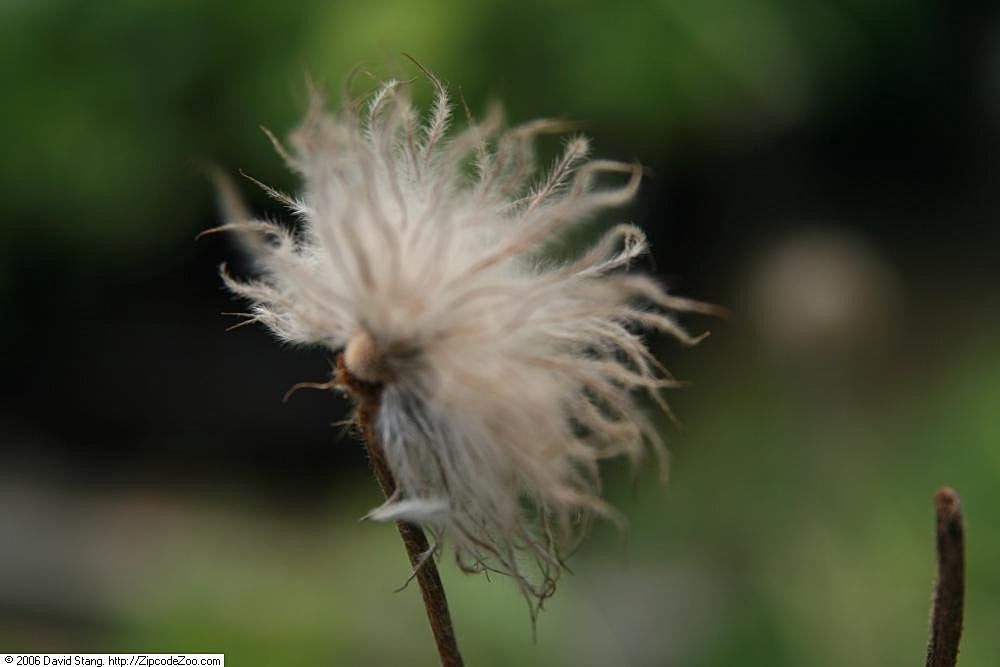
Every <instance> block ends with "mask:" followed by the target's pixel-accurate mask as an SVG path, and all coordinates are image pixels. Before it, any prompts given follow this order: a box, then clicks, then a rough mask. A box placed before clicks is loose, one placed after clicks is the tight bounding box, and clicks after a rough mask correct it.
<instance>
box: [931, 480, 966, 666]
mask: <svg viewBox="0 0 1000 667" xmlns="http://www.w3.org/2000/svg"><path fill="white" fill-rule="evenodd" d="M934 505H935V507H936V510H937V553H938V578H937V586H936V588H935V591H934V611H933V613H932V616H931V638H930V642H929V643H928V645H927V667H954V665H955V663H956V662H957V661H958V643H959V641H960V640H961V639H962V616H963V607H964V603H965V534H964V532H965V529H964V527H963V525H962V507H961V503H960V501H959V498H958V494H957V493H955V490H954V489H952V488H950V487H947V486H946V487H944V488H942V489H941V490H939V491H938V492H937V493H936V494H935V495H934Z"/></svg>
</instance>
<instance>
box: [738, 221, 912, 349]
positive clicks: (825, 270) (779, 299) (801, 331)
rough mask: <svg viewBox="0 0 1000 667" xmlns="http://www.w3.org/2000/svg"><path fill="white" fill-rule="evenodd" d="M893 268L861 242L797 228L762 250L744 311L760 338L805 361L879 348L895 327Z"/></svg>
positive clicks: (842, 235) (844, 235) (896, 290)
mask: <svg viewBox="0 0 1000 667" xmlns="http://www.w3.org/2000/svg"><path fill="white" fill-rule="evenodd" d="M900 305H901V300H900V293H899V288H898V285H897V280H896V277H895V275H894V273H893V271H892V270H891V269H890V268H889V266H888V265H887V264H886V263H885V261H884V260H883V259H882V258H881V257H879V256H878V255H877V254H876V253H875V251H874V250H873V249H872V248H870V247H869V246H868V245H867V244H866V243H865V242H864V241H863V240H862V239H860V238H858V237H855V236H852V235H850V234H848V233H846V232H843V231H828V230H823V229H809V230H800V231H797V232H795V233H794V234H793V235H791V236H789V237H787V238H786V239H784V240H783V241H780V242H779V243H777V244H776V245H774V246H773V247H771V248H770V249H769V250H767V251H766V252H765V253H764V254H763V255H762V256H761V257H760V259H759V260H758V261H757V263H756V266H755V267H754V268H753V269H752V271H751V274H750V278H749V281H748V294H747V306H748V308H747V311H748V312H747V316H748V319H749V321H750V323H751V325H752V326H753V328H754V330H755V331H756V333H757V334H758V335H759V336H760V338H761V339H762V340H763V342H764V343H765V344H766V345H767V346H768V347H770V348H772V349H773V351H775V352H776V353H777V354H779V355H780V356H782V357H787V358H788V359H789V360H791V361H807V362H808V364H809V365H810V366H812V365H816V364H819V365H823V364H827V363H836V364H843V363H845V362H846V363H850V362H856V361H858V360H861V359H865V358H867V357H868V356H869V355H870V354H871V353H875V352H879V351H881V350H884V349H885V346H886V345H888V344H889V343H890V342H891V341H892V340H893V338H894V336H895V333H896V332H897V330H898V322H899V317H900Z"/></svg>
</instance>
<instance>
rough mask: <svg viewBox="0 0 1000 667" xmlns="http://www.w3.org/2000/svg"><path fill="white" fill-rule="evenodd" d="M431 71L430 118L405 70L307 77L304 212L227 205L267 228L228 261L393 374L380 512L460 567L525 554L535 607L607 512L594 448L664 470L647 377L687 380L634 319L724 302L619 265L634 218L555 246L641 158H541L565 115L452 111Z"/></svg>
mask: <svg viewBox="0 0 1000 667" xmlns="http://www.w3.org/2000/svg"><path fill="white" fill-rule="evenodd" d="M432 82H433V84H434V87H435V90H436V95H435V99H434V102H433V104H432V106H431V109H430V111H429V113H428V114H427V115H426V118H425V119H422V116H421V113H420V112H419V111H418V110H417V109H415V108H414V107H413V105H412V104H411V102H410V101H409V98H408V97H407V95H406V93H405V86H404V85H403V84H402V83H401V82H399V81H395V80H393V81H388V82H386V83H384V84H382V85H381V86H380V87H379V88H378V89H377V90H376V91H375V92H374V93H372V94H371V95H370V96H369V97H368V98H367V102H366V103H365V104H363V105H356V104H351V103H348V104H346V105H345V106H344V107H343V108H342V109H340V110H339V111H337V112H334V113H331V112H328V111H326V110H325V109H324V107H323V104H322V102H321V100H320V98H319V96H318V95H317V96H315V97H314V99H313V103H312V107H311V109H310V111H309V113H308V115H307V117H306V119H305V121H304V122H303V124H302V125H301V127H299V129H298V130H297V131H296V132H295V133H294V134H293V135H292V137H291V141H290V150H288V151H285V149H284V148H280V151H281V152H282V154H283V156H284V157H285V158H286V160H287V162H288V163H289V164H290V165H291V166H292V167H293V168H294V169H296V170H297V171H298V172H299V173H300V174H301V176H302V178H303V181H304V187H303V190H302V192H301V193H300V194H299V195H298V196H297V197H290V196H288V195H284V194H281V193H276V192H273V191H271V192H272V194H274V195H275V196H276V197H278V198H279V199H280V200H281V201H283V202H285V203H286V204H287V205H288V206H289V207H290V208H291V209H292V212H293V213H294V215H295V217H296V218H297V219H298V223H299V224H298V225H297V226H296V227H294V228H286V227H283V226H281V225H279V224H277V223H272V222H261V221H246V222H239V221H232V222H231V223H230V224H228V225H226V228H230V229H237V230H241V231H242V232H243V234H244V236H247V237H250V238H252V239H254V240H253V241H251V242H248V243H247V245H248V247H250V248H251V249H252V251H253V253H254V254H255V255H256V258H257V260H258V265H259V267H260V272H259V276H258V278H257V279H255V280H253V281H246V282H242V281H238V280H235V279H233V278H232V277H230V276H229V275H228V274H227V273H225V272H224V273H223V277H224V279H225V282H226V285H227V286H228V287H229V288H230V289H231V290H232V291H233V292H235V293H236V294H239V295H241V296H243V297H245V298H247V299H248V300H249V301H251V302H252V304H253V305H252V317H253V319H254V320H256V321H258V322H260V323H262V324H264V325H265V326H267V327H268V328H269V329H270V330H271V331H273V332H274V333H275V334H276V335H277V336H278V337H280V338H281V339H283V340H285V341H289V342H293V343H305V344H319V345H323V346H326V347H327V348H329V349H331V350H334V351H342V350H343V351H344V363H345V365H346V367H347V369H348V370H349V371H350V372H351V373H352V374H353V375H355V376H356V377H357V378H358V379H360V380H364V381H367V382H372V383H379V384H381V385H382V393H381V407H380V409H379V412H378V416H377V430H378V437H379V438H380V441H381V443H382V447H383V448H384V453H385V458H386V461H387V463H388V465H389V467H390V468H391V472H392V475H393V477H394V478H395V480H396V482H397V492H396V493H395V494H394V496H393V497H392V498H390V499H389V500H388V501H387V502H386V504H385V505H384V506H382V507H379V508H376V509H374V510H373V511H372V512H371V514H370V515H369V516H370V517H371V518H374V519H377V520H385V521H397V520H404V521H412V522H415V523H419V524H421V525H423V526H424V527H425V528H427V529H428V530H429V531H430V532H431V533H432V535H433V536H434V538H435V539H436V543H437V544H436V546H437V548H438V549H440V548H441V545H450V546H451V547H453V549H454V553H455V556H456V558H457V561H458V563H459V565H460V566H461V567H462V568H463V569H466V570H469V571H499V572H503V573H505V574H508V575H510V576H512V577H513V578H514V579H515V581H516V582H517V583H518V585H519V586H520V587H521V589H522V591H523V592H524V593H525V595H526V596H527V597H528V599H529V601H531V602H532V608H533V609H534V608H536V606H537V604H536V603H540V602H541V600H543V599H544V598H546V597H547V596H549V595H551V593H552V592H553V590H554V587H555V582H556V580H557V578H558V577H559V574H560V571H561V569H562V564H561V558H562V557H563V555H564V554H565V553H566V550H567V549H569V548H570V547H572V545H573V544H574V543H575V541H576V540H577V539H578V538H579V537H580V536H581V534H582V532H583V531H584V529H585V527H586V525H587V520H588V517H589V516H591V515H592V514H593V513H595V512H596V513H599V514H603V515H606V516H612V517H613V516H615V513H614V512H613V510H611V508H609V507H608V506H607V505H606V503H605V502H604V501H602V500H601V498H600V495H599V491H600V478H599V470H598V462H599V461H600V460H601V459H605V458H609V457H616V456H625V457H627V458H629V459H630V460H632V461H633V462H638V461H639V460H640V459H641V458H643V456H644V454H645V453H646V452H648V451H651V452H653V453H655V454H656V456H657V458H658V459H659V461H660V465H661V467H662V468H663V469H664V470H665V454H664V447H663V443H662V442H661V438H660V435H659V434H658V433H657V430H656V429H655V428H654V427H653V424H652V422H651V421H650V420H649V419H648V418H647V417H646V416H645V414H644V413H643V411H642V410H641V409H640V407H639V405H638V401H639V398H640V396H638V395H637V393H638V394H640V395H641V394H643V393H645V394H648V395H651V396H652V397H653V398H654V399H655V400H656V402H657V403H659V404H660V405H661V406H662V407H663V409H665V410H666V409H667V406H666V403H665V402H664V400H663V397H662V396H661V392H662V391H663V390H664V389H666V388H670V387H674V386H678V385H679V383H678V382H677V381H676V380H674V379H673V378H672V377H671V376H670V375H669V374H668V373H667V372H666V369H664V368H663V366H662V365H661V364H660V363H659V362H658V361H657V360H656V359H655V358H654V356H653V355H652V354H651V353H650V351H649V349H648V347H647V345H646V342H645V340H644V339H643V337H642V332H643V331H644V330H659V331H662V332H667V333H669V334H671V335H673V336H676V337H677V338H678V339H679V340H681V341H683V342H684V343H689V344H690V343H695V342H697V340H699V337H695V336H690V335H688V334H687V333H686V332H685V331H684V330H683V329H682V328H681V327H680V325H679V324H678V323H677V321H676V320H675V319H674V317H673V315H672V314H671V312H672V311H677V310H691V311H697V312H715V310H714V309H713V308H711V307H709V306H706V305H704V304H701V303H698V302H694V301H690V300H687V299H682V298H679V297H674V296H670V295H668V294H666V292H665V291H664V290H663V288H662V287H661V286H660V285H659V284H658V283H657V282H655V281H654V280H653V279H651V278H649V277H647V276H642V275H633V274H626V273H624V272H625V271H627V270H628V269H629V265H630V264H631V263H632V262H633V260H635V259H636V258H637V257H639V256H640V255H642V254H643V253H645V252H646V250H647V247H646V240H645V236H644V235H643V233H642V231H641V230H639V229H638V228H637V227H635V226H633V225H629V224H619V225H616V226H614V227H613V228H611V229H610V230H609V231H607V232H606V234H605V235H604V236H603V238H601V239H599V240H598V241H597V243H596V244H595V245H593V246H592V247H591V248H590V249H589V250H587V251H585V252H584V253H582V254H581V255H580V256H579V257H577V258H575V259H572V260H570V261H567V262H565V263H555V262H553V261H551V260H549V259H547V258H546V253H545V249H546V246H547V245H548V244H550V243H551V242H552V241H553V240H554V239H556V238H557V237H558V236H559V235H560V234H561V233H562V232H564V231H566V230H567V229H569V228H570V227H572V226H574V225H577V224H579V223H580V222H581V221H584V220H587V219H590V218H592V217H593V216H595V215H596V214H598V213H600V212H601V211H602V210H605V209H609V208H613V207H618V206H621V205H623V204H626V203H628V202H629V201H631V199H632V198H633V196H634V195H635V193H636V191H637V190H638V188H639V183H640V179H641V170H640V168H639V167H638V166H636V165H632V164H624V163H619V162H610V161H606V160H594V161H589V160H588V157H587V156H588V154H589V144H588V142H587V141H586V140H585V139H584V138H582V137H577V136H574V137H571V138H570V139H569V140H568V141H567V142H566V144H565V149H564V151H563V154H562V155H561V156H560V157H558V158H557V159H556V160H555V161H554V164H553V165H552V167H551V168H550V169H549V170H548V171H547V172H545V173H538V172H537V170H536V164H535V158H534V151H533V141H534V140H535V138H536V137H537V135H539V134H541V133H550V132H553V131H560V130H561V129H562V128H563V127H564V126H565V124H564V123H562V122H560V121H549V120H543V121H534V122H532V123H527V124H524V125H521V126H518V127H514V128H512V129H508V130H506V131H501V129H500V128H501V120H500V116H499V114H498V113H497V112H496V111H495V110H494V111H492V112H491V113H490V114H488V116H487V118H486V120H484V121H483V122H482V123H480V124H476V123H474V122H472V121H470V123H469V124H468V126H467V127H466V128H464V129H462V130H460V131H457V132H452V131H451V129H450V127H449V125H450V119H451V112H452V106H451V103H450V100H449V97H448V93H447V91H446V89H445V86H444V85H443V84H442V83H441V82H440V81H438V80H437V79H434V78H432ZM605 180H606V181H609V182H611V183H612V185H599V181H605ZM614 183H617V184H614ZM320 386H324V385H320Z"/></svg>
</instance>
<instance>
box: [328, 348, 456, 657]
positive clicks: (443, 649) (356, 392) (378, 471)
mask: <svg viewBox="0 0 1000 667" xmlns="http://www.w3.org/2000/svg"><path fill="white" fill-rule="evenodd" d="M335 379H336V380H337V384H339V385H341V386H344V387H346V388H347V390H348V392H349V393H350V395H351V397H352V398H353V399H354V401H355V403H356V405H357V421H358V425H359V426H360V428H361V435H362V437H363V438H364V441H365V446H366V447H367V449H368V458H369V460H370V461H371V466H372V471H373V472H374V473H375V479H377V480H378V483H379V486H381V487H382V491H383V492H384V493H385V496H386V498H391V497H392V495H393V493H395V491H396V481H395V480H394V479H393V476H392V471H391V470H390V469H389V464H388V462H387V461H386V460H385V455H384V454H383V452H382V447H381V446H380V444H379V441H378V436H377V433H376V430H375V417H376V415H377V414H378V409H379V404H380V398H381V387H379V386H378V385H371V384H368V383H364V382H361V381H359V380H357V379H356V378H353V377H351V375H350V373H348V372H347V368H346V366H345V365H344V362H343V359H342V357H338V358H337V374H336V376H335ZM396 527H397V528H398V529H399V536H400V537H401V538H403V546H404V547H405V548H406V555H407V556H408V557H409V559H410V565H411V566H412V567H413V571H414V574H415V575H416V579H417V581H418V582H419V583H420V592H421V593H422V594H423V598H424V608H425V609H426V610H427V620H428V621H429V622H430V626H431V632H433V633H434V641H435V642H436V643H437V649H438V655H439V656H440V658H441V665H442V667H462V665H463V662H462V655H461V653H459V651H458V643H457V642H456V640H455V630H454V628H453V627H452V623H451V614H450V613H449V612H448V599H447V597H446V596H445V592H444V586H443V585H442V584H441V577H440V576H439V575H438V570H437V565H435V563H434V558H433V557H427V556H428V552H429V551H430V545H429V544H428V543H427V536H426V535H424V531H423V530H422V529H421V528H420V526H417V525H416V524H412V523H408V522H405V521H397V522H396Z"/></svg>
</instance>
